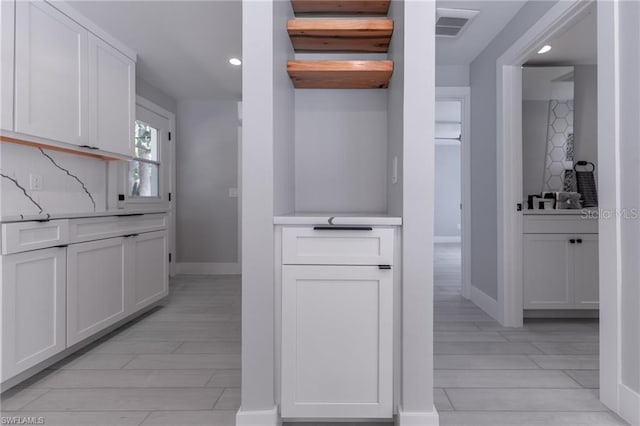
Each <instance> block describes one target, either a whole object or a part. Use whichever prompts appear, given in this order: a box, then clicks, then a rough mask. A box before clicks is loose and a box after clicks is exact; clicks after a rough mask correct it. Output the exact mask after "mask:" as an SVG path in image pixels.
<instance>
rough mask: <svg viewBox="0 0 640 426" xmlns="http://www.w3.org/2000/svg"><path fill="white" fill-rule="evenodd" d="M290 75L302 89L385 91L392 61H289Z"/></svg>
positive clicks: (295, 85) (294, 83) (288, 70)
mask: <svg viewBox="0 0 640 426" xmlns="http://www.w3.org/2000/svg"><path fill="white" fill-rule="evenodd" d="M287 72H288V73H289V76H290V77H291V81H292V82H293V85H294V87H296V88H299V89H384V88H386V87H388V86H389V79H390V78H391V74H392V73H393V61H288V63H287Z"/></svg>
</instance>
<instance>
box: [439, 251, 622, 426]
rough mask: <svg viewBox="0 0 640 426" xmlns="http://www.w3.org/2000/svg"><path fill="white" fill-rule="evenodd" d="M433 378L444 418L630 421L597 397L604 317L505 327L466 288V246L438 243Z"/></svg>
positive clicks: (503, 422) (504, 424) (495, 423)
mask: <svg viewBox="0 0 640 426" xmlns="http://www.w3.org/2000/svg"><path fill="white" fill-rule="evenodd" d="M435 256H436V261H435V308H434V309H435V323H434V340H435V343H434V352H435V355H434V368H435V372H434V376H435V378H434V382H435V383H434V385H435V389H434V391H435V404H436V407H437V409H438V411H439V414H440V424H441V425H491V426H510V425H547V426H552V425H575V426H578V425H580V426H582V425H594V426H595V425H598V426H600V425H624V424H626V423H624V422H623V421H622V420H621V419H620V418H618V417H617V416H616V415H615V414H613V413H611V412H610V411H609V410H608V409H607V408H606V407H605V406H604V405H602V404H601V403H600V401H599V400H598V387H599V386H598V322H597V321H596V320H562V321H558V320H528V321H526V323H525V326H524V328H522V329H511V328H503V327H501V326H500V324H498V323H497V322H495V321H494V320H493V319H492V318H491V317H489V316H488V315H486V314H485V313H484V312H483V311H482V310H480V309H479V308H477V307H476V306H475V305H474V304H473V303H471V302H470V301H468V300H466V299H464V298H463V297H462V296H461V295H460V287H461V277H460V246H459V245H458V244H437V245H436V250H435Z"/></svg>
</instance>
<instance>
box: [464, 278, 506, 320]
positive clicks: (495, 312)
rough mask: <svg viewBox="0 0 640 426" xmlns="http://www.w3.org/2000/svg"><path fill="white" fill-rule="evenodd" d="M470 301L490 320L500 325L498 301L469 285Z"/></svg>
mask: <svg viewBox="0 0 640 426" xmlns="http://www.w3.org/2000/svg"><path fill="white" fill-rule="evenodd" d="M471 301H472V302H473V303H475V304H476V305H477V306H478V307H479V308H480V309H482V310H483V311H485V312H486V313H487V314H488V315H489V316H491V318H493V319H494V320H496V321H498V322H499V323H502V321H501V318H500V316H501V315H500V307H499V306H498V301H497V300H496V299H494V298H493V297H491V296H489V295H487V293H485V292H484V291H482V290H480V289H479V288H478V287H476V286H474V285H471Z"/></svg>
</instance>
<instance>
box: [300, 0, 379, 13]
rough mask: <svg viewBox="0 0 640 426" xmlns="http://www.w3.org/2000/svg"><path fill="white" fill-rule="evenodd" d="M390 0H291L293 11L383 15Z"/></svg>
mask: <svg viewBox="0 0 640 426" xmlns="http://www.w3.org/2000/svg"><path fill="white" fill-rule="evenodd" d="M390 2H391V1H390V0H291V5H292V6H293V11H294V13H295V14H296V15H297V14H304V13H323V14H327V15H383V16H386V14H387V13H388V12H389V4H390Z"/></svg>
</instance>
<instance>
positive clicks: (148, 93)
mask: <svg viewBox="0 0 640 426" xmlns="http://www.w3.org/2000/svg"><path fill="white" fill-rule="evenodd" d="M136 93H137V94H138V95H140V96H142V97H143V98H145V99H147V100H148V101H151V102H153V103H154V104H156V105H158V106H161V107H162V108H164V109H166V110H167V111H169V112H172V113H174V114H175V113H176V112H177V111H178V104H177V102H176V100H175V99H173V98H172V97H171V96H169V95H167V94H166V93H164V92H163V91H162V90H160V89H158V88H157V87H155V86H152V85H150V84H149V83H147V82H146V81H144V80H143V79H141V78H140V77H137V78H136Z"/></svg>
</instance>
